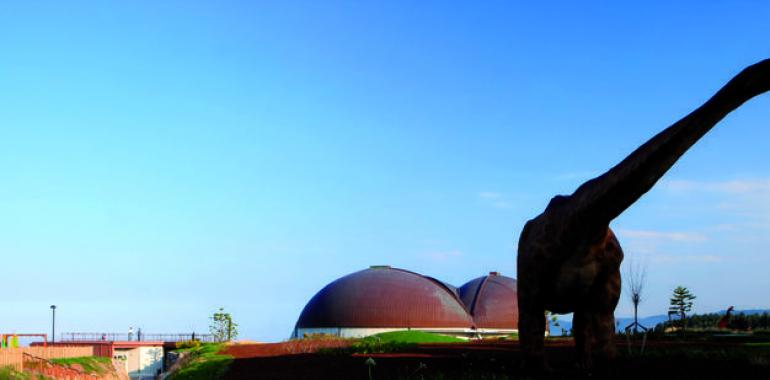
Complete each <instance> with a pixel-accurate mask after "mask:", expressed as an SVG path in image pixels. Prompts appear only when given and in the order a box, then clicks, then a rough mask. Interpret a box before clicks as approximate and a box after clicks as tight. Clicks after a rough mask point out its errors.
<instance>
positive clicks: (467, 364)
mask: <svg viewBox="0 0 770 380" xmlns="http://www.w3.org/2000/svg"><path fill="white" fill-rule="evenodd" d="M300 342H301V341H300ZM347 344H349V343H348V342H346V341H326V342H324V341H310V342H303V343H302V344H301V345H300V344H298V342H283V343H271V344H258V345H237V346H230V347H228V348H227V349H226V350H225V353H227V354H229V355H233V356H234V357H235V358H236V359H235V360H234V361H233V364H232V366H231V367H230V369H229V371H228V373H227V375H226V377H225V378H226V379H253V378H259V379H326V378H333V379H369V369H370V368H369V367H368V366H367V365H366V364H365V362H366V361H367V360H368V359H369V358H372V359H373V360H374V362H375V365H374V366H372V367H371V370H372V377H373V378H375V379H420V378H438V377H440V378H444V379H466V378H490V379H491V378H494V379H518V378H523V375H522V372H521V369H520V368H521V352H520V349H519V344H518V342H500V341H495V342H469V343H449V344H444V343H442V344H422V345H418V346H415V347H413V348H411V349H409V350H408V351H407V352H399V353H389V354H354V355H345V354H329V353H320V354H319V353H313V352H314V350H317V349H318V348H322V347H342V346H344V345H347ZM737 346H739V345H736V344H723V343H707V342H671V341H652V342H648V346H647V347H648V350H656V352H661V353H662V352H667V350H668V349H674V350H676V351H677V352H680V353H681V352H688V350H690V349H693V350H696V351H698V350H700V351H708V352H712V351H713V352H714V353H717V357H719V358H722V356H719V355H721V354H719V353H722V352H725V351H729V350H730V349H731V348H734V347H737ZM618 349H619V350H626V349H627V348H626V345H625V341H620V340H619V341H618ZM546 352H547V357H548V361H549V364H550V365H551V366H552V368H553V369H554V371H553V372H552V373H551V374H550V375H549V376H547V377H545V378H548V379H568V378H575V377H582V376H584V374H582V373H580V372H579V371H578V370H577V368H576V367H575V355H574V346H573V342H572V340H569V339H565V340H559V341H548V344H547V346H546ZM760 359H761V358H760ZM752 360H753V359H752ZM768 361H770V358H768ZM746 362H747V361H746V360H737V361H736V360H735V359H733V358H722V359H720V360H710V359H709V360H706V359H704V357H703V356H697V357H695V358H689V357H677V358H676V359H674V358H669V357H667V356H665V355H662V354H661V355H657V356H652V357H646V358H627V357H626V358H622V357H621V358H619V359H618V360H617V361H616V362H615V363H613V365H612V367H611V368H609V369H607V370H606V371H607V374H605V376H606V377H609V378H616V377H617V378H624V379H643V378H644V379H647V378H655V377H660V376H663V375H665V376H663V377H666V378H667V377H676V378H680V379H681V378H684V379H690V378H693V379H694V378H698V379H701V378H706V379H710V378H735V376H739V375H741V374H746V375H748V374H754V376H755V377H756V375H759V374H761V375H760V377H759V378H770V368H769V367H768V366H767V365H765V364H761V363H760V365H758V366H749V367H747V366H746V365H745V363H746ZM748 362H749V363H751V361H750V360H749V361H748ZM757 371H760V372H757ZM762 376H767V377H762ZM739 377H740V376H739Z"/></svg>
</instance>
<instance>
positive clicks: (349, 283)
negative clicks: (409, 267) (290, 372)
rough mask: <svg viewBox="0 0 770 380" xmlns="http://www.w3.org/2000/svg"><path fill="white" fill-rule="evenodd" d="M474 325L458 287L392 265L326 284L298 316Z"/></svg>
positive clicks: (371, 323)
mask: <svg viewBox="0 0 770 380" xmlns="http://www.w3.org/2000/svg"><path fill="white" fill-rule="evenodd" d="M471 326H473V320H472V318H471V317H470V315H469V314H468V312H467V311H466V309H465V306H464V304H463V303H462V301H461V300H460V298H459V297H458V293H457V291H456V290H455V289H454V288H452V287H449V286H447V285H445V284H444V283H442V282H441V281H438V280H436V279H433V278H431V277H426V276H422V275H420V274H417V273H414V272H409V271H406V270H403V269H396V268H391V267H389V266H374V267H370V268H369V269H365V270H362V271H359V272H355V273H352V274H349V275H347V276H345V277H342V278H340V279H338V280H336V281H334V282H332V283H330V284H329V285H326V287H324V288H323V289H321V291H319V292H318V293H317V294H316V295H315V296H313V298H312V299H311V300H310V302H308V304H307V305H306V306H305V309H303V310H302V314H300V316H299V320H298V321H297V327H298V328H320V327H369V328H376V327H415V328H420V327H422V328H431V327H452V328H469V327H471Z"/></svg>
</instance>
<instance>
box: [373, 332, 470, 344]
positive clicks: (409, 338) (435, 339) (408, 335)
mask: <svg viewBox="0 0 770 380" xmlns="http://www.w3.org/2000/svg"><path fill="white" fill-rule="evenodd" d="M373 339H378V340H379V341H380V342H382V343H390V342H398V343H457V342H465V341H464V340H462V339H460V338H455V337H453V336H448V335H441V334H433V333H429V332H424V331H392V332H386V333H381V334H376V335H372V336H368V337H366V338H364V339H362V340H373Z"/></svg>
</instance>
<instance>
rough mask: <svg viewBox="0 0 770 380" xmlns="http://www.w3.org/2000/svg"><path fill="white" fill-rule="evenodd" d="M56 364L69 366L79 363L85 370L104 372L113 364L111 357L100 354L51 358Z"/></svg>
mask: <svg viewBox="0 0 770 380" xmlns="http://www.w3.org/2000/svg"><path fill="white" fill-rule="evenodd" d="M51 362H52V363H54V364H59V365H63V366H67V367H72V366H73V365H79V366H80V368H82V369H83V371H84V372H88V373H97V374H104V373H106V372H107V371H108V369H109V368H110V366H112V361H111V360H110V358H103V357H100V356H82V357H78V358H59V359H51Z"/></svg>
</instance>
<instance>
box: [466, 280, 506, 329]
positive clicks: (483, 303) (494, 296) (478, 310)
mask: <svg viewBox="0 0 770 380" xmlns="http://www.w3.org/2000/svg"><path fill="white" fill-rule="evenodd" d="M458 292H459V294H460V298H461V299H462V300H463V303H465V306H466V307H467V309H468V311H469V312H470V313H471V316H472V317H473V321H474V322H475V324H476V327H477V328H480V329H513V328H516V327H518V325H519V309H518V307H519V305H518V295H517V293H516V280H514V279H513V278H510V277H506V276H501V275H500V274H499V273H497V272H490V273H489V275H487V276H482V277H479V278H476V279H473V280H471V281H468V282H467V283H465V285H463V286H461V287H460V288H459V289H458Z"/></svg>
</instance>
